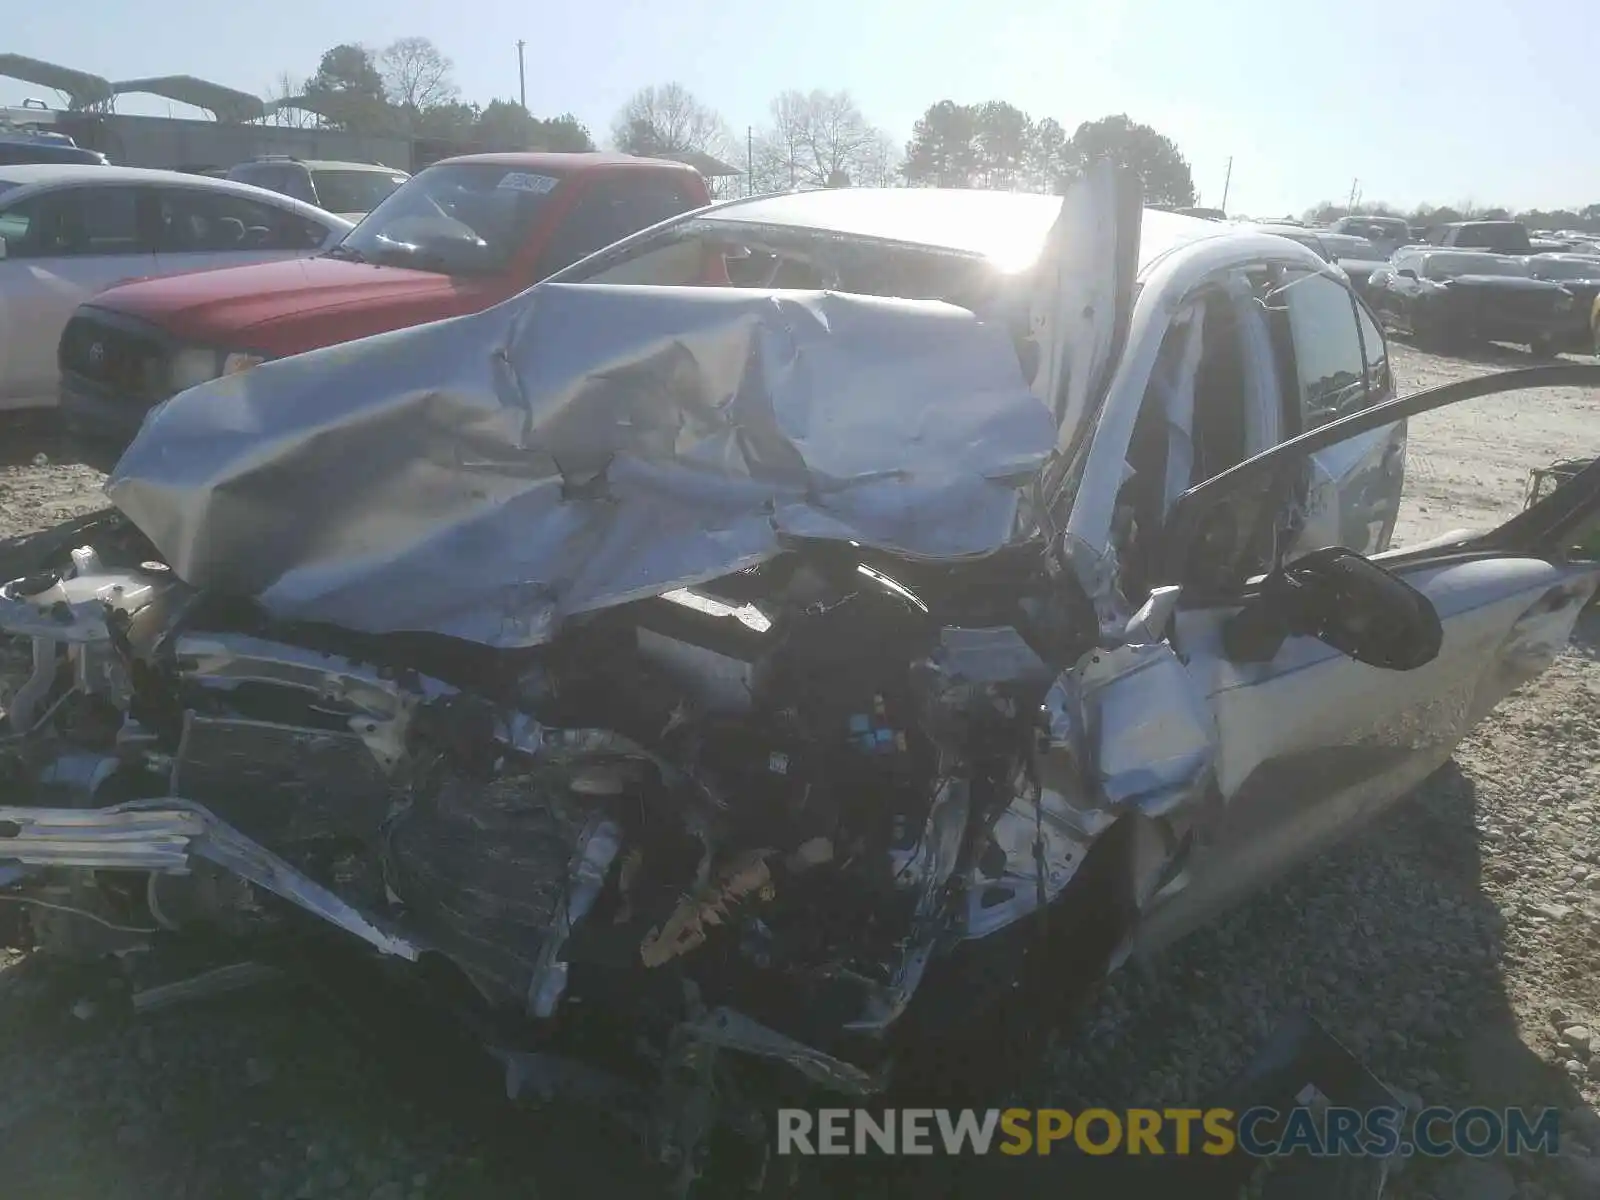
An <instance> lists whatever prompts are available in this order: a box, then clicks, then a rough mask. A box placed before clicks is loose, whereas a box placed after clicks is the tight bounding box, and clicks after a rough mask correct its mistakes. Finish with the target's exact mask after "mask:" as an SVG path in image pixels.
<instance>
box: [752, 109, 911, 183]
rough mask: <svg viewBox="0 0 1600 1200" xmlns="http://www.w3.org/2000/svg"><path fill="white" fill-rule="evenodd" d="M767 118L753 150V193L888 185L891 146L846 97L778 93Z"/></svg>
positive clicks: (892, 165) (890, 169)
mask: <svg viewBox="0 0 1600 1200" xmlns="http://www.w3.org/2000/svg"><path fill="white" fill-rule="evenodd" d="M769 115H770V120H771V123H770V125H768V127H767V128H766V129H764V130H762V131H761V133H760V135H759V137H758V139H757V143H756V149H755V177H756V179H755V182H756V188H757V190H758V191H777V190H782V189H784V188H823V187H841V186H845V187H848V186H850V185H851V184H856V185H863V184H864V185H868V186H883V185H885V184H887V183H888V182H890V180H891V177H892V175H893V173H894V167H895V153H894V146H893V143H892V142H890V140H889V138H888V135H886V134H885V133H884V132H883V131H882V130H881V129H877V128H874V126H873V125H872V123H871V122H870V121H868V120H867V118H866V117H865V116H864V115H863V114H862V112H861V110H860V109H859V108H858V107H856V103H855V101H854V100H852V99H851V98H850V94H849V93H848V92H823V91H813V92H800V91H788V92H783V93H782V94H780V95H779V96H778V97H777V98H776V99H774V100H773V101H772V105H771V108H770V109H769Z"/></svg>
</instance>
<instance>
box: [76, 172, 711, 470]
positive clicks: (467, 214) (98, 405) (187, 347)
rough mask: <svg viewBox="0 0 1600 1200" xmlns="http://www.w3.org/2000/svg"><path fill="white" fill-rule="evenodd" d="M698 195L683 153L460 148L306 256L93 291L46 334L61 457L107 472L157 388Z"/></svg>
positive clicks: (486, 278) (698, 183) (503, 271)
mask: <svg viewBox="0 0 1600 1200" xmlns="http://www.w3.org/2000/svg"><path fill="white" fill-rule="evenodd" d="M708 203H710V195H709V193H708V192H707V189H706V183H705V180H704V178H702V177H701V175H700V173H699V172H698V171H696V170H695V169H694V168H693V167H689V166H686V165H684V164H683V163H677V162H667V161H663V160H660V159H650V158H634V157H632V156H630V155H624V154H555V153H547V154H540V153H521V154H474V155H468V156H465V157H461V158H449V159H444V160H442V161H440V162H437V163H435V164H434V165H433V166H431V167H428V168H427V169H426V170H423V171H420V172H418V173H417V174H416V175H415V176H413V177H412V178H411V179H409V180H407V181H406V182H405V183H404V184H402V185H401V186H400V187H399V188H398V189H396V190H395V191H394V193H393V194H391V195H390V196H389V197H388V198H387V199H385V200H384V201H383V202H382V203H381V204H379V205H378V207H377V208H375V209H373V210H372V212H371V213H369V214H368V215H367V218H366V219H365V220H364V221H362V222H361V224H359V225H358V226H356V228H355V229H353V230H351V232H350V233H349V234H348V235H347V236H346V237H345V239H344V241H343V242H341V243H340V244H339V245H338V246H336V247H334V248H333V249H332V250H329V251H326V252H325V253H323V254H320V255H317V256H315V257H312V258H301V259H294V260H289V261H284V262H270V263H259V264H255V265H252V266H243V267H229V268H223V269H219V270H214V271H200V272H196V273H194V274H190V275H176V276H170V277H167V278H162V279H147V280H141V281H139V282H135V283H127V284H123V285H121V286H119V287H113V288H109V289H107V290H106V291H104V292H101V293H99V294H98V295H96V296H94V297H93V298H91V299H90V300H88V301H86V302H85V303H84V304H82V305H81V306H79V308H78V311H77V312H76V314H75V315H74V316H73V318H72V320H71V321H69V322H68V324H67V327H66V329H65V330H64V331H63V332H62V335H61V342H60V346H59V349H58V352H57V353H58V358H59V361H60V366H61V417H62V424H63V427H64V429H65V431H66V433H67V438H68V444H69V447H70V452H71V453H72V455H73V456H74V457H76V458H77V459H78V460H79V461H82V462H86V463H89V464H90V465H92V466H95V467H98V468H100V469H101V470H110V468H111V467H112V465H113V464H114V463H115V462H116V460H117V458H118V457H120V455H121V453H122V451H123V449H124V448H126V446H127V444H128V442H129V441H131V440H132V438H133V435H134V434H135V433H137V432H138V429H139V425H140V423H141V422H142V421H143V419H144V415H145V413H146V412H147V411H149V409H150V408H151V407H153V406H154V405H156V404H158V403H160V402H161V401H162V400H165V399H166V398H167V397H168V396H171V395H173V394H174V393H176V392H180V391H183V390H184V389H185V388H189V387H193V386H195V385H196V384H198V383H203V382H205V381H206V380H208V379H214V378H216V377H217V376H219V375H225V374H231V373H233V372H236V371H246V370H249V369H250V368H251V367H254V366H255V365H256V364H258V363H260V362H264V361H265V360H267V359H269V358H281V357H283V356H285V355H290V354H299V353H301V352H302V351H305V350H314V349H317V348H318V347H321V346H329V345H332V344H334V343H336V342H346V341H350V340H352V339H354V338H359V337H366V336H368V335H369V334H374V333H382V332H384V331H385V330H390V329H399V328H403V327H404V326H408V325H420V324H423V323H424V322H427V321H436V320H439V319H441V318H444V317H454V316H460V315H462V314H464V313H470V312H478V311H480V310H482V309H485V308H488V307H490V306H491V305H494V304H497V303H499V302H500V301H502V300H505V299H507V298H509V297H511V296H514V295H516V294H517V293H518V292H521V291H525V290H526V289H527V288H529V287H532V286H533V285H534V284H535V283H537V282H539V280H541V279H544V278H545V277H546V276H548V275H550V274H552V273H553V272H555V271H558V270H560V269H561V268H562V267H565V266H568V265H570V264H571V263H574V262H576V261H577V260H578V259H580V258H582V257H584V256H585V255H587V254H589V253H591V252H592V251H595V250H598V249H601V248H602V247H604V246H608V245H610V244H611V243H612V242H614V241H617V240H619V239H620V238H623V237H625V236H627V235H628V234H630V233H634V232H636V231H637V230H640V229H644V228H646V227H648V226H650V225H654V224H655V223H656V222H658V221H664V220H666V219H667V218H668V217H672V216H676V215H677V214H678V213H682V212H687V211H689V210H691V209H695V208H700V207H702V206H703V205H705V204H708Z"/></svg>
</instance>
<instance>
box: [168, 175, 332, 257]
mask: <svg viewBox="0 0 1600 1200" xmlns="http://www.w3.org/2000/svg"><path fill="white" fill-rule="evenodd" d="M159 217H160V234H159V237H160V241H159V243H158V245H159V249H160V250H161V252H162V253H164V254H203V253H219V252H226V251H240V250H307V249H311V248H313V247H315V246H316V245H317V244H318V243H319V242H320V240H321V229H320V227H319V226H317V225H316V224H315V223H314V222H312V221H308V220H306V219H305V218H303V217H299V216H297V215H295V214H294V213H290V212H285V211H283V210H282V209H278V208H274V207H272V206H271V205H270V204H262V203H260V202H258V201H255V200H250V199H247V198H246V197H244V196H234V195H230V194H228V193H224V192H209V191H203V190H201V189H199V188H192V189H176V188H174V189H172V190H169V191H163V192H162V193H161V197H160V212H159Z"/></svg>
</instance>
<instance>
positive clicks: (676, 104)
mask: <svg viewBox="0 0 1600 1200" xmlns="http://www.w3.org/2000/svg"><path fill="white" fill-rule="evenodd" d="M611 140H612V142H613V143H614V144H615V145H616V147H617V149H618V150H621V151H623V152H624V153H627V154H644V155H649V154H683V153H686V152H689V151H696V152H699V153H701V154H710V155H713V156H715V157H718V158H725V157H726V156H727V155H728V153H729V146H730V144H731V141H732V139H731V138H730V137H729V136H728V127H727V125H726V124H725V123H724V122H723V120H722V117H721V116H719V115H718V114H717V112H716V110H714V109H712V108H709V107H707V106H706V105H704V104H702V103H700V101H699V100H697V99H695V97H694V94H693V93H691V92H690V91H689V89H688V88H686V87H684V86H683V84H681V83H663V84H656V85H653V86H651V87H647V88H641V89H640V90H639V91H637V92H635V93H634V94H633V96H632V98H631V99H629V101H628V102H627V103H626V104H624V105H623V106H622V110H621V111H620V112H619V113H617V115H616V119H615V120H613V121H612V123H611Z"/></svg>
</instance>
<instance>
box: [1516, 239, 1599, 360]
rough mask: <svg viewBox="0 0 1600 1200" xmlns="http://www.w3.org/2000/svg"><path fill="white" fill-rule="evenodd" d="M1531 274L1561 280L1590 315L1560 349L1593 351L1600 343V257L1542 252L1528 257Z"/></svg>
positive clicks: (1580, 306) (1553, 280) (1582, 308)
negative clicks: (1598, 320) (1597, 320)
mask: <svg viewBox="0 0 1600 1200" xmlns="http://www.w3.org/2000/svg"><path fill="white" fill-rule="evenodd" d="M1528 273H1529V274H1530V275H1532V276H1533V277H1534V278H1535V279H1547V280H1550V281H1551V282H1553V283H1559V284H1560V285H1561V286H1562V287H1564V288H1566V289H1567V291H1569V292H1571V293H1572V295H1573V298H1574V299H1575V300H1577V302H1578V311H1579V312H1580V313H1583V314H1585V315H1586V320H1585V321H1584V322H1583V327H1582V328H1581V329H1577V328H1574V329H1573V330H1571V332H1570V333H1569V335H1568V336H1567V338H1566V339H1565V340H1564V341H1562V342H1561V343H1560V344H1558V345H1556V346H1554V349H1556V350H1558V351H1559V350H1565V351H1570V352H1572V353H1575V354H1592V353H1594V352H1595V348H1596V347H1597V346H1600V325H1597V324H1596V323H1595V319H1594V313H1595V311H1596V309H1597V308H1600V258H1595V257H1592V256H1590V255H1587V254H1538V255H1534V256H1533V257H1531V258H1529V259H1528Z"/></svg>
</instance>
